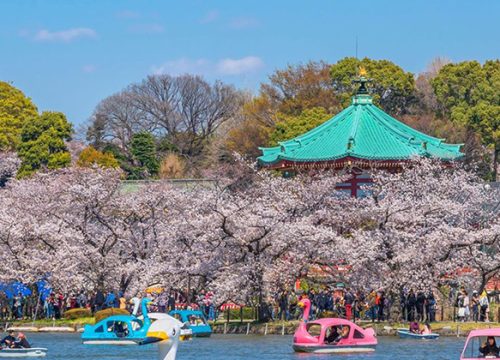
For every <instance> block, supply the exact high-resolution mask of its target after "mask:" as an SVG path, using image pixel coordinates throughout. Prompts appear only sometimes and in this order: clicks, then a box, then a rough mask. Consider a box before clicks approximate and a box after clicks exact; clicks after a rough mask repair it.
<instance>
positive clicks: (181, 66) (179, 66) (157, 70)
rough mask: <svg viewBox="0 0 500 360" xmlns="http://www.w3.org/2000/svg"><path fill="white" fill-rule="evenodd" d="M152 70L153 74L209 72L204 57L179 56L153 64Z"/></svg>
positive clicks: (208, 65) (207, 62) (207, 63)
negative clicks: (192, 58)
mask: <svg viewBox="0 0 500 360" xmlns="http://www.w3.org/2000/svg"><path fill="white" fill-rule="evenodd" d="M151 69H152V71H153V73H154V74H157V75H159V74H170V75H182V74H198V75H202V74H206V73H207V72H210V63H209V61H207V60H205V59H194V60H191V59H188V58H180V59H177V60H171V61H167V62H165V63H163V64H161V65H160V66H153V67H152V68H151Z"/></svg>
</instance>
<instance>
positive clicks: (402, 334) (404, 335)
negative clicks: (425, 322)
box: [398, 329, 439, 340]
mask: <svg viewBox="0 0 500 360" xmlns="http://www.w3.org/2000/svg"><path fill="white" fill-rule="evenodd" d="M398 335H399V338H400V339H417V340H436V339H439V334H436V333H431V334H416V333H412V332H411V331H410V330H407V329H404V330H403V329H399V330H398Z"/></svg>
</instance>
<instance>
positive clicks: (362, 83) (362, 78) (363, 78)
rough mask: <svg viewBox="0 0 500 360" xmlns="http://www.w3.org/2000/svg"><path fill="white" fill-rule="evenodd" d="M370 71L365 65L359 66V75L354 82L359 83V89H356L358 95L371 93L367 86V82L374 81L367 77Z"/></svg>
mask: <svg viewBox="0 0 500 360" xmlns="http://www.w3.org/2000/svg"><path fill="white" fill-rule="evenodd" d="M367 75H368V72H367V71H366V69H365V67H364V66H361V67H360V68H359V72H358V77H357V78H355V79H354V80H353V81H352V82H353V83H357V84H359V87H358V90H357V91H356V95H369V93H368V89H367V88H366V83H368V82H372V79H370V78H368V77H367Z"/></svg>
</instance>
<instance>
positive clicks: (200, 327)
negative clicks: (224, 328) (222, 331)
mask: <svg viewBox="0 0 500 360" xmlns="http://www.w3.org/2000/svg"><path fill="white" fill-rule="evenodd" d="M169 314H170V316H173V317H174V318H176V319H178V320H179V321H181V322H183V323H184V324H187V325H188V326H189V328H190V329H191V331H192V333H193V336H194V337H210V335H212V328H211V327H210V325H209V324H208V322H207V319H206V318H205V315H204V314H203V312H202V311H201V310H172V311H171V312H170V313H169ZM193 317H194V318H195V320H196V323H195V324H193V323H191V318H193Z"/></svg>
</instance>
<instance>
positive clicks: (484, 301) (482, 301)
mask: <svg viewBox="0 0 500 360" xmlns="http://www.w3.org/2000/svg"><path fill="white" fill-rule="evenodd" d="M479 306H480V316H479V321H483V322H484V321H488V314H487V312H488V307H489V306H490V302H489V300H488V294H487V293H486V290H483V292H482V293H481V296H480V297H479Z"/></svg>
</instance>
